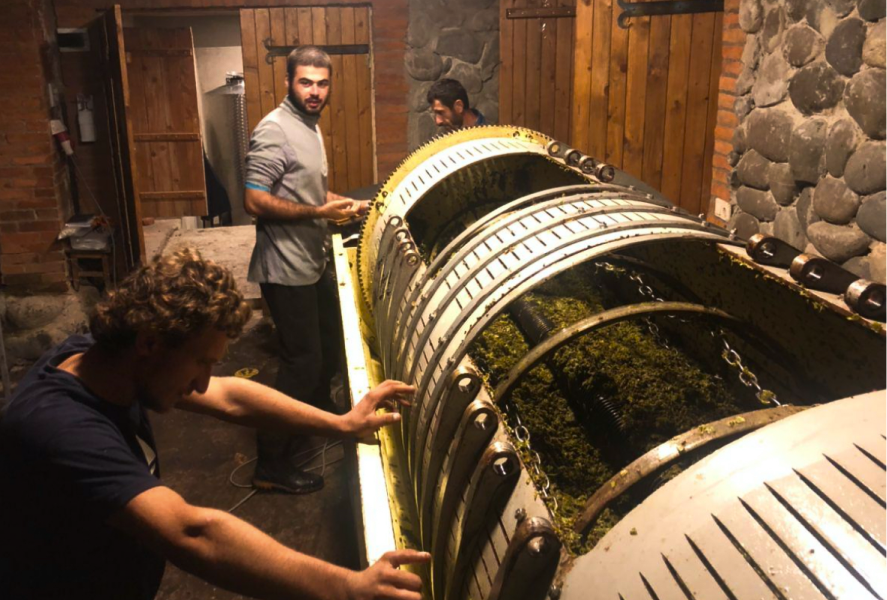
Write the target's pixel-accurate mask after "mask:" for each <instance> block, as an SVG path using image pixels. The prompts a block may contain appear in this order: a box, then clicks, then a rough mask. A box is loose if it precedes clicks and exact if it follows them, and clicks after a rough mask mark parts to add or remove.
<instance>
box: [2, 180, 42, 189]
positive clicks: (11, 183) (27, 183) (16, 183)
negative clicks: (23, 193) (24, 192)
mask: <svg viewBox="0 0 887 600" xmlns="http://www.w3.org/2000/svg"><path fill="white" fill-rule="evenodd" d="M39 183H40V182H39V181H38V180H36V179H8V180H6V181H5V182H3V187H8V188H33V187H37V184H39Z"/></svg>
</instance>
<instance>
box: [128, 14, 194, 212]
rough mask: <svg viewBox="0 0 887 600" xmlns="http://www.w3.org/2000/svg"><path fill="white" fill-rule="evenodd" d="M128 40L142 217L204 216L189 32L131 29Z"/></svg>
mask: <svg viewBox="0 0 887 600" xmlns="http://www.w3.org/2000/svg"><path fill="white" fill-rule="evenodd" d="M124 35H125V37H126V38H127V44H128V45H127V47H128V52H127V54H128V59H129V65H130V68H131V69H132V71H133V77H130V78H129V80H130V86H131V89H132V90H134V91H135V93H134V94H132V95H131V98H132V101H131V103H130V110H129V112H130V113H131V118H132V121H133V133H134V135H133V139H134V141H135V147H136V151H135V164H136V166H137V168H138V169H139V173H140V175H141V177H140V178H139V192H140V196H139V197H140V200H139V202H140V205H141V207H142V213H143V215H144V216H153V217H170V218H174V217H179V216H183V215H203V214H206V209H207V207H206V194H205V191H204V192H203V193H202V194H203V195H202V196H201V197H194V196H193V194H192V196H191V197H189V198H180V197H178V196H176V192H178V191H181V190H205V182H204V170H203V152H202V144H201V141H200V117H199V114H198V108H197V80H196V76H195V73H194V56H193V40H192V35H191V30H190V29H188V28H178V29H147V28H133V29H126V30H125V32H124Z"/></svg>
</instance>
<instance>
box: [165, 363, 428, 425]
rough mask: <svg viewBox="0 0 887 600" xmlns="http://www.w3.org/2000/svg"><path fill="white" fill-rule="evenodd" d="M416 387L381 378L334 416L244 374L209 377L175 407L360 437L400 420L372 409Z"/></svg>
mask: <svg viewBox="0 0 887 600" xmlns="http://www.w3.org/2000/svg"><path fill="white" fill-rule="evenodd" d="M415 391H416V390H415V388H414V387H413V386H410V385H406V384H404V383H400V382H399V381H385V382H383V383H381V384H379V385H377V386H376V387H375V388H373V389H372V390H371V391H370V392H369V393H367V395H366V396H364V398H363V399H362V400H361V401H360V402H359V403H358V404H357V405H356V406H355V407H354V408H353V409H352V410H351V411H350V412H349V413H348V414H346V415H342V416H339V415H334V414H332V413H329V412H326V411H324V410H320V409H319V408H315V407H313V406H311V405H308V404H305V403H304V402H298V401H294V399H293V398H290V397H289V396H287V395H285V394H282V393H280V392H278V391H277V390H274V389H272V388H269V387H267V386H264V385H262V384H260V383H256V382H254V381H250V380H248V379H241V378H239V377H213V378H211V379H210V382H209V387H208V388H207V390H206V392H204V393H202V394H199V393H193V394H191V395H189V396H187V397H186V398H184V399H183V400H182V401H180V402H179V403H178V405H177V407H178V408H182V409H185V410H188V411H191V412H197V413H202V414H207V415H211V416H214V417H217V418H219V419H222V420H224V421H229V422H231V423H237V424H239V425H245V426H247V427H253V428H256V429H262V430H267V431H284V432H298V433H307V434H314V435H326V436H336V437H362V436H365V435H368V434H370V433H373V432H375V431H376V430H377V429H379V428H380V427H384V426H385V425H390V424H392V423H396V422H397V421H398V420H400V414H398V413H387V414H382V415H377V414H376V410H378V409H380V408H389V409H391V408H394V407H395V406H397V405H398V404H400V405H409V399H410V398H411V397H412V394H413V393H414V392H415Z"/></svg>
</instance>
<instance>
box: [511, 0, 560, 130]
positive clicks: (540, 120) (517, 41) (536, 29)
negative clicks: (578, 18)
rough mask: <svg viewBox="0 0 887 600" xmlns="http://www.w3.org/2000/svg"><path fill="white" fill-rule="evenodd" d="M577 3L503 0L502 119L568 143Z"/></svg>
mask: <svg viewBox="0 0 887 600" xmlns="http://www.w3.org/2000/svg"><path fill="white" fill-rule="evenodd" d="M575 6H576V0H501V2H500V5H499V7H500V8H499V10H500V19H499V23H500V35H499V54H500V56H501V57H502V66H501V67H500V69H499V121H500V122H501V123H505V124H511V125H520V126H523V127H529V128H530V129H535V130H536V131H541V132H542V133H545V134H548V135H550V136H551V137H553V138H555V139H557V140H561V141H563V142H567V141H568V140H569V137H570V121H571V114H570V113H571V110H570V106H571V102H572V98H571V96H572V93H571V87H572V76H573V47H574V44H573V29H574V26H573V21H574V16H575V12H576V10H575Z"/></svg>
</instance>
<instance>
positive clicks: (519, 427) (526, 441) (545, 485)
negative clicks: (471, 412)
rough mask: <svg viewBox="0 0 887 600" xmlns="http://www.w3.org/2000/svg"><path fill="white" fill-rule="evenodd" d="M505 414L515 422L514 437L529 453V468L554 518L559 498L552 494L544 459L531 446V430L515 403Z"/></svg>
mask: <svg viewBox="0 0 887 600" xmlns="http://www.w3.org/2000/svg"><path fill="white" fill-rule="evenodd" d="M505 413H506V418H511V419H513V421H514V425H513V427H512V430H513V431H514V437H515V438H516V439H517V441H518V442H520V443H521V444H523V445H524V447H525V449H526V451H527V452H526V453H527V455H528V456H529V460H527V462H528V463H529V464H528V465H527V467H528V468H529V469H530V470H531V472H532V474H533V479H534V481H535V482H536V484H537V489H538V491H539V495H540V496H542V499H543V500H544V501H545V503H546V504H547V505H548V508H549V509H550V510H551V513H552V516H554V515H555V514H556V513H557V511H558V502H557V498H556V497H555V496H553V495H552V494H551V493H550V490H551V479H549V478H548V475H547V474H546V473H545V471H543V470H542V457H541V456H539V453H538V452H537V451H535V450H533V448H532V446H530V430H529V429H527V428H526V426H525V425H524V424H523V423H522V422H521V419H520V414H518V412H517V407H516V406H515V405H514V404H513V403H511V402H508V403H507V404H506V406H505Z"/></svg>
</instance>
